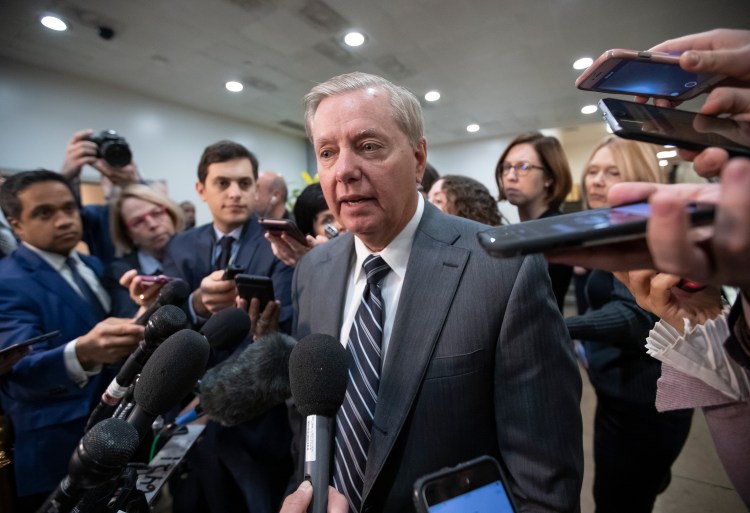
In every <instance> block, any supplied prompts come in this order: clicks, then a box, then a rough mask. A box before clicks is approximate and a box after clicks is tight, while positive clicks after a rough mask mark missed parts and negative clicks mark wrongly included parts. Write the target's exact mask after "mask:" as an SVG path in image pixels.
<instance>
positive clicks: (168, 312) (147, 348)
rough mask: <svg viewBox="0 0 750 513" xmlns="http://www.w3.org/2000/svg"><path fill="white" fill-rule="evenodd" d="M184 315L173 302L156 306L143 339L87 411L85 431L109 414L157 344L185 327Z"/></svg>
mask: <svg viewBox="0 0 750 513" xmlns="http://www.w3.org/2000/svg"><path fill="white" fill-rule="evenodd" d="M187 324H188V318H187V315H186V314H185V312H183V311H182V310H181V309H180V308H178V307H176V306H173V305H165V306H162V307H161V308H159V310H157V311H156V312H155V313H154V314H153V315H152V316H151V317H150V318H149V320H148V321H147V322H146V328H145V329H144V331H143V340H142V341H141V343H140V344H139V345H138V347H137V348H136V349H135V351H133V353H132V354H131V355H130V356H129V357H128V359H127V360H125V363H124V364H123V365H122V367H120V370H119V371H118V373H117V376H115V378H114V379H113V380H112V382H111V383H110V384H109V386H108V387H107V389H106V390H105V391H104V393H103V394H102V397H101V399H100V400H99V404H98V405H97V406H96V408H94V411H93V412H91V415H90V416H89V420H88V422H87V423H86V431H88V430H89V429H91V428H92V427H93V426H94V425H95V424H96V423H97V422H99V421H100V420H102V419H105V418H108V417H111V416H112V414H113V413H114V412H115V409H116V408H117V405H118V404H119V403H120V401H121V400H122V398H123V396H125V394H126V393H127V390H128V387H129V386H130V385H131V384H132V383H133V382H134V381H135V377H136V376H137V375H138V373H139V372H141V369H143V366H144V365H145V364H146V362H147V361H148V359H149V358H150V357H151V355H152V354H153V352H154V351H155V350H156V348H157V347H159V345H160V344H161V343H162V342H164V340H166V339H167V338H168V337H169V336H171V335H172V334H173V333H176V332H177V331H179V330H181V329H183V328H185V327H186V326H187Z"/></svg>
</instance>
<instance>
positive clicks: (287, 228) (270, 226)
mask: <svg viewBox="0 0 750 513" xmlns="http://www.w3.org/2000/svg"><path fill="white" fill-rule="evenodd" d="M258 222H259V223H260V225H261V226H262V227H263V228H265V229H266V231H268V232H271V233H273V234H274V235H281V234H282V233H286V234H287V235H289V236H290V237H291V238H293V239H294V240H296V241H297V242H299V243H300V244H302V245H304V246H307V237H305V234H304V233H302V231H301V230H300V229H299V227H298V226H297V225H296V224H295V222H294V221H292V220H291V219H261V220H260V221H258Z"/></svg>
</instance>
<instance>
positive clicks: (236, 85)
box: [225, 80, 245, 93]
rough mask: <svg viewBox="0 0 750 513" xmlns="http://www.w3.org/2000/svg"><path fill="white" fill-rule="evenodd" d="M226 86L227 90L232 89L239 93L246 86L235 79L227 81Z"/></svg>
mask: <svg viewBox="0 0 750 513" xmlns="http://www.w3.org/2000/svg"><path fill="white" fill-rule="evenodd" d="M225 87H226V88H227V91H232V92H233V93H239V92H240V91H242V90H243V89H244V88H245V86H243V85H242V84H241V83H239V82H237V81H235V80H230V81H229V82H227V83H226V84H225Z"/></svg>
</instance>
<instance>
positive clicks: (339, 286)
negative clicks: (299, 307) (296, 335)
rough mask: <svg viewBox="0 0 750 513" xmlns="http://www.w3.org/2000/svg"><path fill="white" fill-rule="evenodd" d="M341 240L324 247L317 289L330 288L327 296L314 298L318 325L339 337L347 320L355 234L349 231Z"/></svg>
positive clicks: (316, 271)
mask: <svg viewBox="0 0 750 513" xmlns="http://www.w3.org/2000/svg"><path fill="white" fill-rule="evenodd" d="M342 237H345V238H343V239H341V240H340V241H331V242H329V243H327V244H330V246H328V247H326V246H323V247H324V248H325V249H326V250H327V252H326V254H325V255H324V256H323V257H322V259H321V261H320V263H319V264H318V265H316V270H315V279H316V280H319V284H318V285H317V286H316V287H314V290H326V291H329V293H327V294H326V295H325V297H320V298H315V301H316V302H315V316H314V317H313V319H316V325H317V326H320V328H321V332H322V333H326V334H329V335H331V336H333V337H335V338H336V340H338V339H339V334H340V333H341V324H342V323H343V322H344V321H343V318H344V300H345V298H346V286H347V282H348V279H349V269H350V267H351V265H352V260H353V258H354V237H353V236H351V235H350V234H346V235H342Z"/></svg>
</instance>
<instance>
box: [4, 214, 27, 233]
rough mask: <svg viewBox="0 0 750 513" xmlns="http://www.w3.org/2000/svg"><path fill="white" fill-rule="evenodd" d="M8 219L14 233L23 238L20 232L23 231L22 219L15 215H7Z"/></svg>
mask: <svg viewBox="0 0 750 513" xmlns="http://www.w3.org/2000/svg"><path fill="white" fill-rule="evenodd" d="M5 219H6V220H7V221H8V226H10V228H11V230H13V233H14V234H15V236H16V237H18V238H19V239H20V238H21V235H20V232H22V231H23V226H22V225H21V221H19V220H18V219H16V218H15V217H10V216H7V217H6V218H5Z"/></svg>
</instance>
